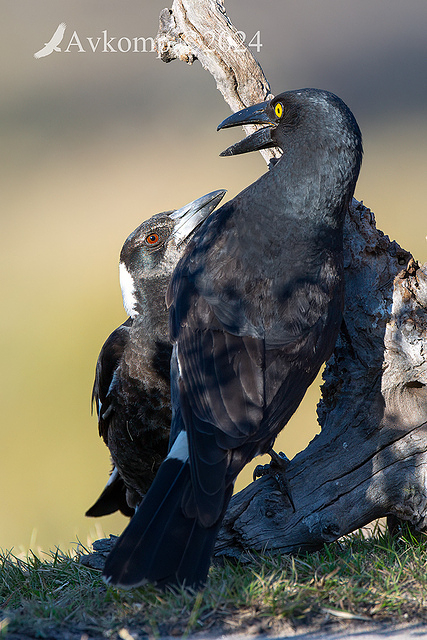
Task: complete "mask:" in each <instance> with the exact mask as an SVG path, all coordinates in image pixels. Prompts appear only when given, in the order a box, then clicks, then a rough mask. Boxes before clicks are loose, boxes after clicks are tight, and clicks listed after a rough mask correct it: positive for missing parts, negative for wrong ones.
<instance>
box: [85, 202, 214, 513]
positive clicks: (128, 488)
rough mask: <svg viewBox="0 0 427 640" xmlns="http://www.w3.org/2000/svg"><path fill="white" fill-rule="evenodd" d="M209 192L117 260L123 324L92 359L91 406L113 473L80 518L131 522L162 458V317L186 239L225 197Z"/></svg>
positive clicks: (164, 219) (165, 424)
mask: <svg viewBox="0 0 427 640" xmlns="http://www.w3.org/2000/svg"><path fill="white" fill-rule="evenodd" d="M225 193H226V192H225V191H224V190H218V191H213V192H212V193H209V194H207V195H205V196H202V197H201V198H198V199H197V200H194V202H190V203H189V204H187V205H185V206H184V207H182V208H181V209H178V210H176V211H166V212H164V213H158V214H156V215H154V216H152V217H151V218H150V219H149V220H146V221H145V222H143V223H142V224H141V225H140V226H139V227H138V228H137V229H135V231H133V233H131V234H130V236H129V237H128V238H127V240H126V241H125V243H124V245H123V248H122V250H121V253H120V263H119V269H120V284H121V289H122V295H123V303H124V307H125V310H126V312H127V313H128V315H129V317H128V319H127V320H126V322H124V323H123V324H122V325H121V326H120V327H118V328H117V329H116V330H115V331H113V333H112V334H111V335H110V336H109V337H108V338H107V340H106V342H105V344H104V345H103V347H102V349H101V352H100V354H99V357H98V362H97V365H96V374H95V383H94V387H93V393H92V400H93V402H94V404H96V408H97V413H98V427H99V434H100V436H101V437H102V438H103V439H104V441H105V443H106V445H107V446H108V448H109V449H110V453H111V457H112V461H113V465H114V466H113V471H112V473H111V476H110V479H109V481H108V483H107V486H106V487H105V489H104V491H103V492H102V494H101V495H100V497H99V498H98V500H97V501H96V502H95V504H94V505H93V506H92V507H91V508H90V509H89V510H88V511H87V512H86V515H88V516H101V515H107V514H109V513H113V512H114V511H117V510H120V511H121V512H122V513H123V514H124V515H126V516H132V515H133V513H134V510H135V508H136V507H137V506H138V504H139V503H140V502H141V499H142V497H143V496H144V495H145V493H146V492H147V490H148V488H149V486H150V484H151V483H152V481H153V479H154V476H155V475H156V473H157V470H158V468H159V467H160V463H161V462H162V460H163V459H164V458H165V457H166V455H167V451H168V441H169V432H170V424H171V415H172V414H171V401H170V357H171V352H172V345H171V343H170V341H169V336H168V311H167V307H166V302H165V294H166V289H167V286H168V283H169V280H170V276H171V274H172V272H173V269H174V268H175V266H176V264H177V262H178V260H179V258H180V257H181V256H182V255H183V253H184V250H185V247H186V246H187V244H188V242H189V240H190V238H191V236H192V235H193V233H194V231H195V229H196V228H197V227H198V226H199V225H200V223H201V222H202V221H203V220H204V219H205V218H207V217H208V216H209V215H210V214H211V212H212V211H213V210H214V209H215V207H216V206H217V205H218V203H219V202H220V201H221V199H222V198H223V197H224V195H225Z"/></svg>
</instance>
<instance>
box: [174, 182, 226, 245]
mask: <svg viewBox="0 0 427 640" xmlns="http://www.w3.org/2000/svg"><path fill="white" fill-rule="evenodd" d="M226 193H227V191H226V190H225V189H219V190H218V191H212V192H211V193H208V194H206V195H205V196H202V197H201V198H197V200H193V202H190V203H189V204H186V205H185V206H184V207H181V209H177V210H176V211H174V212H173V213H171V214H170V217H171V218H172V220H178V222H177V223H176V225H175V228H174V230H173V236H174V238H175V239H176V243H177V244H179V243H180V242H182V241H183V240H185V239H186V238H188V236H189V235H190V233H191V232H192V231H194V229H195V228H196V227H198V226H199V224H201V223H202V222H203V220H205V219H206V218H207V217H208V216H209V215H210V214H211V213H212V211H213V210H214V209H215V207H216V206H217V205H218V204H219V202H221V200H222V199H223V197H224V196H225V194H226Z"/></svg>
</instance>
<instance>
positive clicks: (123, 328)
mask: <svg viewBox="0 0 427 640" xmlns="http://www.w3.org/2000/svg"><path fill="white" fill-rule="evenodd" d="M131 327H132V318H128V319H127V320H126V322H124V323H123V324H122V325H120V327H118V328H117V329H115V331H113V333H111V334H110V335H109V336H108V338H107V340H106V341H105V343H104V345H103V347H102V349H101V352H100V354H99V356H98V361H97V363H96V372H95V382H94V385H93V391H92V403H94V404H95V405H96V411H97V414H98V428H99V435H100V436H101V437H102V438H103V439H104V441H105V444H106V445H107V446H108V427H109V423H110V420H111V412H112V407H111V404H110V399H109V397H108V391H109V389H110V386H111V383H112V381H113V377H114V373H115V371H116V370H117V367H118V366H119V363H120V360H121V358H122V356H123V352H124V350H125V347H126V344H127V343H128V340H129V331H130V328H131Z"/></svg>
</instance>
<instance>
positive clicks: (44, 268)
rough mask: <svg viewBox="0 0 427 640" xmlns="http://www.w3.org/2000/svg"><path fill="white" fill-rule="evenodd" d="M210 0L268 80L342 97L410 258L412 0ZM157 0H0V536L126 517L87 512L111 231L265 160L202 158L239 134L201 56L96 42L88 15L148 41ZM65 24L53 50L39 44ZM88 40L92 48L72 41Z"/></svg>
mask: <svg viewBox="0 0 427 640" xmlns="http://www.w3.org/2000/svg"><path fill="white" fill-rule="evenodd" d="M225 5H226V9H227V11H228V13H229V16H230V18H231V19H232V21H233V22H234V24H235V26H236V27H237V28H238V29H240V30H242V31H244V32H245V33H246V36H247V38H246V40H247V42H248V41H250V40H252V38H253V37H254V36H255V35H256V33H257V32H258V31H259V32H260V33H259V41H258V44H262V47H260V48H259V49H260V50H259V52H257V50H256V47H255V48H253V49H252V51H253V53H254V55H255V56H256V57H257V59H258V60H259V62H260V64H261V66H262V68H263V69H264V72H265V74H266V75H267V77H268V79H269V81H270V83H271V87H272V91H273V93H280V92H281V91H283V90H286V89H296V88H301V87H306V86H315V87H320V88H324V89H329V90H331V91H333V92H335V93H337V94H338V95H339V96H341V97H342V98H343V99H344V100H345V101H346V102H347V104H348V105H349V106H350V108H351V109H352V110H353V112H354V114H355V115H356V118H357V119H358V121H359V124H360V126H361V129H362V131H363V135H364V147H365V157H364V164H363V168H362V174H361V177H360V180H359V183H358V187H357V192H356V196H357V197H358V199H362V200H363V201H364V203H365V204H366V205H367V206H369V207H371V208H372V209H373V211H374V212H375V214H376V218H377V224H378V227H379V228H380V229H382V230H383V231H384V232H385V233H386V234H388V235H389V236H390V237H391V238H392V239H396V240H397V241H398V242H399V243H400V244H401V245H402V246H403V247H404V248H406V249H408V250H410V251H412V252H413V254H414V255H415V257H416V258H417V259H418V260H420V261H423V262H424V261H426V260H427V242H426V233H427V216H426V204H425V202H426V199H425V194H424V186H425V181H426V177H427V173H426V169H427V162H426V143H427V124H426V115H427V109H426V100H427V70H426V60H427V38H426V28H427V3H426V2H425V0H406V2H405V3H402V2H401V0H376V1H375V2H372V0H358V1H357V2H354V0H322V1H321V2H319V0H286V1H285V2H283V1H281V0H276V1H272V0H263V2H259V1H255V0H246V1H245V2H244V3H242V2H237V1H236V0H226V2H225ZM164 6H165V0H151V1H150V2H147V1H145V2H142V1H138V0H126V2H120V3H119V2H118V1H117V0H116V1H112V0H74V1H73V2H67V3H66V2H63V1H60V2H58V0H43V1H40V0H39V1H38V2H34V0H20V1H19V2H16V0H2V7H1V12H2V20H1V24H0V32H1V33H0V35H1V38H0V49H1V55H0V65H1V97H0V136H1V149H2V153H1V160H0V161H1V174H0V175H1V177H0V179H1V182H2V184H1V188H0V194H1V200H2V207H1V228H2V231H1V234H0V243H1V250H0V261H1V267H2V275H1V278H0V283H1V284H0V286H1V289H2V293H1V320H0V322H1V332H0V340H1V347H0V353H1V363H0V366H1V384H0V390H1V440H0V443H1V444H0V505H1V509H0V514H1V515H0V547H2V548H3V549H5V548H12V547H13V548H14V550H15V552H20V551H22V550H27V549H28V548H29V547H31V548H33V549H34V550H36V549H38V548H41V549H43V550H48V549H52V548H54V547H55V546H56V545H59V546H61V548H63V549H68V548H70V547H71V546H72V545H73V543H75V541H76V539H77V537H78V538H79V539H80V540H81V541H82V542H83V543H86V542H87V540H88V538H89V539H90V538H92V539H93V538H96V537H99V536H100V535H102V534H103V533H106V534H107V533H119V532H120V531H121V530H122V529H123V527H124V525H125V523H126V520H125V519H124V518H123V517H121V516H109V517H107V518H103V519H101V520H100V521H95V520H88V519H86V518H85V517H84V512H85V510H86V509H87V508H88V507H89V506H90V505H91V504H92V502H93V501H94V500H95V498H96V497H97V496H98V494H99V492H100V491H101V489H102V488H103V486H104V484H105V482H106V480H107V478H108V472H109V469H110V463H109V456H108V452H107V449H106V447H105V446H104V444H103V443H102V441H101V440H100V439H99V438H98V433H97V421H96V418H95V416H92V417H91V413H90V410H91V408H90V397H91V389H92V382H93V376H94V368H95V363H96V359H97V356H98V353H99V350H100V348H101V346H102V343H103V341H104V340H105V338H106V337H107V335H108V334H109V333H110V332H111V331H112V330H113V329H114V328H115V327H116V326H117V325H118V324H120V323H121V322H122V321H123V320H124V318H125V313H124V311H123V308H122V303H121V294H120V289H119V283H118V274H117V262H118V256H119V252H120V249H121V246H122V243H123V241H124V239H125V238H126V237H127V235H128V234H129V233H130V232H131V231H132V230H133V229H134V228H135V227H136V226H138V225H139V224H140V222H141V221H142V220H143V219H145V218H146V217H149V216H151V215H152V214H153V213H156V212H159V211H164V210H167V209H172V208H177V207H180V206H182V205H183V204H185V203H187V202H189V201H191V200H193V199H194V198H196V197H198V196H200V195H202V194H204V193H207V192H209V191H212V190H213V189H218V188H226V189H228V194H227V197H233V196H234V195H235V194H236V193H237V192H238V191H239V190H241V189H242V188H243V187H245V186H246V185H247V184H249V183H250V182H252V181H253V180H255V179H256V178H257V177H258V176H259V175H260V174H261V173H262V172H264V171H265V169H266V167H265V164H264V161H263V160H262V158H261V156H260V155H259V154H258V155H256V154H252V155H248V156H241V157H239V158H238V159H234V160H233V159H232V158H219V157H218V154H219V153H220V151H221V150H222V149H224V148H225V147H227V146H228V145H229V144H231V143H232V142H234V141H235V140H236V139H238V137H239V136H240V135H241V133H240V132H235V133H232V132H221V133H216V126H217V124H218V123H219V122H220V121H221V120H222V119H223V118H225V117H226V116H227V115H228V114H229V108H228V106H227V105H226V104H225V102H224V101H223V99H222V97H221V95H220V94H219V92H218V91H217V90H216V88H215V83H214V81H213V79H212V78H211V77H210V76H209V75H208V74H207V72H205V71H204V70H203V69H202V68H201V66H200V64H199V63H197V62H196V63H195V64H194V65H193V66H187V65H185V64H184V63H181V62H176V61H175V62H173V63H171V64H169V65H165V64H164V63H162V62H161V61H160V60H158V59H157V58H156V53H155V52H150V44H149V42H147V51H146V52H145V53H142V52H141V53H134V52H132V51H130V52H128V53H125V52H123V53H122V52H119V51H116V52H112V51H110V52H103V50H102V49H103V46H104V45H103V37H104V36H103V32H104V31H106V32H107V35H108V40H109V39H110V38H116V39H115V40H113V41H112V42H111V44H112V46H113V47H114V48H115V49H116V50H117V42H118V39H119V38H121V37H127V38H129V39H132V38H134V37H139V36H142V37H146V38H148V37H150V36H151V37H154V36H155V35H156V33H157V26H158V16H159V13H160V10H161V9H162V8H164ZM61 22H65V23H66V24H67V28H66V31H65V35H64V39H63V41H62V43H61V45H60V46H61V49H62V51H61V52H60V53H59V52H54V53H53V54H52V55H50V56H48V57H45V58H40V59H35V58H34V57H33V54H34V53H35V52H36V51H38V50H39V49H41V48H42V47H43V44H44V43H45V42H48V41H49V40H50V38H51V36H52V34H53V33H54V31H55V29H56V28H57V27H58V25H59V23H61ZM74 31H75V32H76V34H77V36H78V38H79V40H80V42H81V44H82V48H83V49H84V51H81V50H80V47H79V46H78V45H77V39H76V38H75V37H74V39H72V36H73V32H74ZM99 37H100V38H101V41H100V44H99V45H98V48H97V50H96V52H93V51H92V49H91V47H90V45H89V43H88V40H87V38H92V42H93V43H95V44H96V42H97V39H98V38H99ZM70 40H71V41H72V43H74V44H72V45H71V46H68V45H69V43H70ZM123 42H124V46H122V48H126V43H125V41H123ZM253 42H254V44H257V38H255V40H254V41H253ZM67 48H68V49H69V51H68V52H66V51H65V49H67ZM107 48H108V47H107ZM318 396H319V389H318V386H316V385H314V386H313V388H312V389H310V391H309V393H308V394H307V397H306V399H305V400H304V403H303V405H302V406H301V408H300V409H299V411H298V414H297V415H296V416H294V418H293V420H292V424H290V425H289V426H288V427H287V428H286V430H285V432H284V433H283V434H282V436H281V438H280V441H279V444H278V445H277V447H276V449H277V450H280V449H281V450H283V451H285V452H286V453H287V455H288V456H289V457H292V456H294V455H295V454H296V453H297V452H298V451H299V450H301V449H302V448H304V447H305V446H306V444H307V443H308V442H309V440H310V439H311V438H312V437H313V435H314V434H315V433H316V431H317V428H318V427H317V423H316V413H315V405H316V402H317V399H318ZM257 462H258V461H257ZM250 477H251V470H248V471H247V472H246V473H245V475H244V477H242V478H241V479H240V480H239V488H241V487H242V486H244V484H245V483H247V482H249V481H250Z"/></svg>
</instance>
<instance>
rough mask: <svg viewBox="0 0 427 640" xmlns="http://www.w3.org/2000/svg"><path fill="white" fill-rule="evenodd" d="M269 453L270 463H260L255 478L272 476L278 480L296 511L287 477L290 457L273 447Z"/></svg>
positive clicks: (255, 471) (282, 490)
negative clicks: (277, 451)
mask: <svg viewBox="0 0 427 640" xmlns="http://www.w3.org/2000/svg"><path fill="white" fill-rule="evenodd" d="M268 455H269V456H270V458H271V462H270V463H269V464H264V465H262V464H259V465H258V466H257V467H255V469H254V473H253V479H254V480H256V479H257V478H260V477H262V476H271V477H272V478H274V480H275V481H276V482H277V484H278V486H279V489H280V491H281V492H282V493H283V494H284V495H285V496H286V497H287V498H288V500H289V502H290V503H291V507H292V510H293V511H294V512H295V505H294V501H293V499H292V493H291V489H290V486H289V482H288V479H287V477H286V468H287V466H288V465H289V458H288V457H287V456H286V455H285V454H284V453H283V451H280V453H276V452H275V451H274V450H273V449H270V451H269V452H268Z"/></svg>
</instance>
